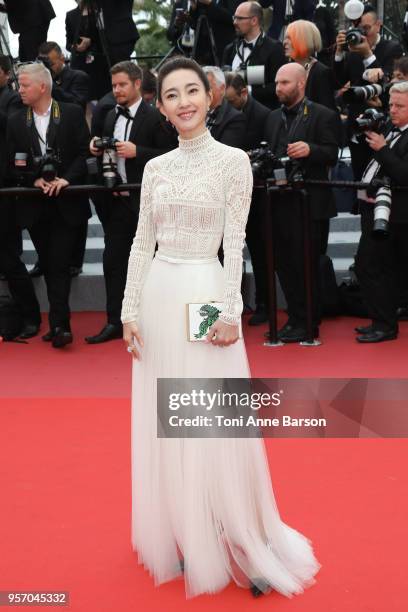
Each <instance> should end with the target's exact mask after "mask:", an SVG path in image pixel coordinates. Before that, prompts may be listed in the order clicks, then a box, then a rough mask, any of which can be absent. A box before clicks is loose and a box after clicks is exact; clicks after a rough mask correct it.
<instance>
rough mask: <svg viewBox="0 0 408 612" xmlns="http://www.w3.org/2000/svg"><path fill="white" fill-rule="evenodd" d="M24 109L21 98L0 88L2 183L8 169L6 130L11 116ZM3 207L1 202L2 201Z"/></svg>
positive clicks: (10, 90)
mask: <svg viewBox="0 0 408 612" xmlns="http://www.w3.org/2000/svg"><path fill="white" fill-rule="evenodd" d="M21 107H22V102H21V99H20V96H19V95H18V94H17V93H16V92H15V91H13V90H12V89H9V88H8V87H7V86H6V87H1V88H0V181H1V179H2V178H3V176H4V173H5V171H6V167H7V147H6V130H7V119H8V117H9V115H10V114H12V113H13V112H15V111H16V110H18V109H19V108H21ZM0 207H1V201H0Z"/></svg>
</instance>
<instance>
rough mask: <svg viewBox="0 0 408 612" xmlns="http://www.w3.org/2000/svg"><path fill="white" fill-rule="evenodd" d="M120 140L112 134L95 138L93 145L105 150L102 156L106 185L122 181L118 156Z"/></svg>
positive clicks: (113, 184) (113, 185)
mask: <svg viewBox="0 0 408 612" xmlns="http://www.w3.org/2000/svg"><path fill="white" fill-rule="evenodd" d="M118 142H119V141H118V140H117V139H116V138H111V137H110V136H103V137H102V138H94V141H93V146H94V147H95V149H97V150H98V151H102V152H103V156H102V177H103V182H104V184H105V186H106V187H115V185H117V184H118V183H119V182H120V177H119V174H118V156H117V153H116V144H117V143H118Z"/></svg>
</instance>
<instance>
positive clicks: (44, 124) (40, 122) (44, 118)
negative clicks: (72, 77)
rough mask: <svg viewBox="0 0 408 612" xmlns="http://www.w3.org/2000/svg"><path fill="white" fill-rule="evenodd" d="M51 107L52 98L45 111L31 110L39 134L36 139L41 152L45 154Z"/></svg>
mask: <svg viewBox="0 0 408 612" xmlns="http://www.w3.org/2000/svg"><path fill="white" fill-rule="evenodd" d="M51 107H52V100H51V104H50V105H49V107H48V110H47V111H46V112H45V113H43V114H38V113H36V112H35V111H33V116H34V125H35V128H36V130H37V132H38V135H39V139H38V140H39V142H40V147H41V153H42V154H43V155H45V153H46V150H47V131H48V126H49V124H50V119H51Z"/></svg>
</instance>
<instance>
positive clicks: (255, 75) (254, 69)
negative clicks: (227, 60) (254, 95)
mask: <svg viewBox="0 0 408 612" xmlns="http://www.w3.org/2000/svg"><path fill="white" fill-rule="evenodd" d="M222 71H223V72H233V73H234V74H239V75H240V76H241V77H242V78H243V79H244V81H245V84H246V85H262V86H263V85H265V66H247V65H246V64H245V63H242V64H241V66H240V67H239V68H238V70H233V69H232V66H227V65H225V66H222Z"/></svg>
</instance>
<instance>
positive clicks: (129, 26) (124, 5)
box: [96, 0, 139, 45]
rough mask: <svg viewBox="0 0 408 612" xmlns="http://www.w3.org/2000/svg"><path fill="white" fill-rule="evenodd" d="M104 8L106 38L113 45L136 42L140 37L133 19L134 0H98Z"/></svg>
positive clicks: (98, 3)
mask: <svg viewBox="0 0 408 612" xmlns="http://www.w3.org/2000/svg"><path fill="white" fill-rule="evenodd" d="M96 4H97V5H98V6H99V8H101V9H102V10H103V16H104V22H105V31H106V38H107V41H108V43H109V44H111V45H120V44H123V43H130V42H133V43H136V41H137V40H138V39H139V32H138V31H137V28H136V25H135V22H134V21H133V17H132V11H133V0H96Z"/></svg>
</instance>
